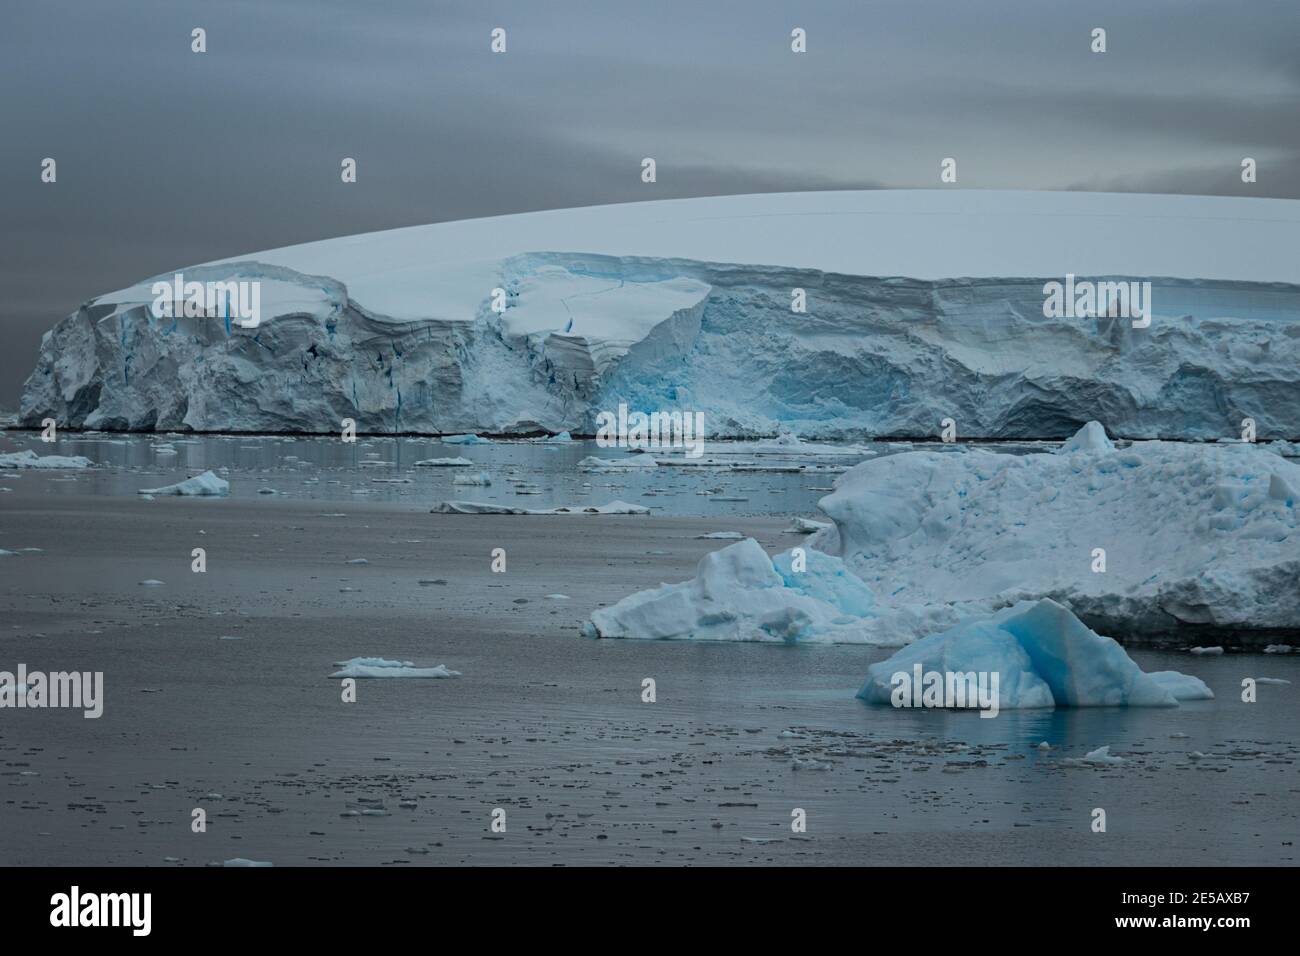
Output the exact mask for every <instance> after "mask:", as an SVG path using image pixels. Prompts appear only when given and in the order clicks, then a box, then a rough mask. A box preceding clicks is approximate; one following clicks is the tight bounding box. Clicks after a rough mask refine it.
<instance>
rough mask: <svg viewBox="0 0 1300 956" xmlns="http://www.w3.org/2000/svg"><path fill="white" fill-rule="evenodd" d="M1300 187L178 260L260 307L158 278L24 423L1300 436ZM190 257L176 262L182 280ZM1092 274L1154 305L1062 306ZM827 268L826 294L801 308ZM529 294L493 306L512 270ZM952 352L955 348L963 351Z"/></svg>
mask: <svg viewBox="0 0 1300 956" xmlns="http://www.w3.org/2000/svg"><path fill="white" fill-rule="evenodd" d="M1297 246H1300V204H1297V203H1296V202H1294V201H1288V200H1266V199H1237V198H1223V197H1210V198H1206V197H1188V196H1143V195H1136V194H1123V195H1120V194H1085V193H1047V192H1027V193H1017V192H998V191H983V190H958V191H944V190H935V191H894V192H889V191H863V192H814V193H787V194H768V195H754V196H730V197H720V198H710V199H688V200H669V201H659V202H645V203H631V204H624V205H615V206H600V207H587V208H581V209H568V210H556V211H551V212H541V213H529V214H525V215H518V216H504V217H497V218H494V219H480V220H468V221H463V222H455V223H440V224H435V225H430V226H418V227H411V228H407V229H398V230H392V231H389V232H382V233H371V234H367V235H359V236H348V237H344V238H338V239H330V240H324V241H321V242H315V243H308V244H305V245H299V246H291V247H286V248H283V249H274V250H268V251H265V252H259V253H253V254H250V255H247V256H241V257H239V258H237V259H230V260H224V261H222V262H217V263H207V264H204V265H200V266H193V267H190V268H186V269H183V270H180V271H182V272H183V274H184V277H185V279H186V280H196V281H216V280H220V281H230V280H238V281H244V280H247V281H257V282H260V283H261V284H262V312H263V319H262V323H261V325H260V326H259V327H258V328H255V329H244V328H240V327H239V326H238V325H237V324H234V325H232V324H231V323H229V322H226V321H224V320H221V319H215V318H184V317H182V318H178V319H159V318H156V317H154V316H153V315H152V312H151V310H150V304H151V302H152V296H151V294H150V288H149V286H150V284H151V282H152V280H145V281H144V282H142V283H139V284H137V285H134V286H131V287H129V288H127V289H124V290H122V291H120V292H117V293H112V294H110V295H106V296H101V297H99V298H97V299H94V300H91V301H90V302H88V303H86V304H85V305H84V306H83V307H82V308H81V309H79V310H78V311H77V312H76V313H75V314H73V315H72V316H70V317H69V318H68V319H66V320H65V321H64V322H63V323H61V324H60V325H59V326H58V327H57V328H55V329H53V330H51V332H49V333H47V335H46V336H45V338H44V339H43V340H42V346H41V353H40V357H39V359H38V363H37V367H36V369H35V370H34V371H33V373H32V375H31V377H30V378H29V380H28V382H27V385H26V387H25V389H24V394H23V398H22V406H21V413H20V419H21V421H22V422H23V423H24V424H26V425H33V424H36V423H38V422H39V421H40V420H41V419H42V418H43V417H46V416H52V417H55V418H57V419H58V420H59V421H60V422H67V423H68V424H69V425H71V426H74V427H87V428H101V429H109V430H120V429H135V430H159V431H165V430H168V429H184V428H193V429H208V430H227V431H305V432H333V431H335V430H337V428H338V422H339V420H340V418H342V417H350V418H353V419H355V420H356V422H357V424H358V428H359V429H361V430H363V431H372V432H400V431H416V432H424V433H433V434H443V433H449V432H458V433H466V434H468V433H471V432H488V433H510V432H527V431H537V430H544V431H551V432H562V431H572V432H575V433H581V434H593V433H594V432H595V431H596V428H595V420H596V416H597V415H598V414H599V413H600V412H601V411H613V410H614V409H616V408H617V407H618V405H619V404H620V403H626V404H627V405H628V407H629V408H631V409H633V410H639V411H643V412H652V411H671V410H680V411H685V412H695V411H699V412H702V413H704V415H705V425H706V429H707V431H708V433H709V434H710V435H711V436H735V437H746V436H748V437H756V436H762V435H772V434H788V435H792V436H802V437H804V438H810V437H816V438H845V437H854V438H860V437H861V436H862V435H863V434H864V433H865V434H892V435H913V436H923V435H932V434H933V433H934V432H935V431H936V430H937V428H938V425H937V423H936V421H935V419H936V411H935V410H936V409H942V410H943V411H944V413H945V414H947V415H951V416H952V417H953V418H955V419H956V420H957V421H958V422H960V423H961V428H962V433H963V434H964V435H967V436H983V437H1002V438H1023V437H1064V436H1065V435H1066V434H1068V433H1069V432H1071V431H1073V430H1074V429H1075V428H1077V427H1078V425H1080V424H1081V423H1083V422H1084V421H1087V420H1088V419H1090V418H1098V417H1100V418H1102V419H1104V420H1105V421H1106V422H1107V424H1108V425H1110V426H1111V428H1112V429H1113V430H1114V433H1115V434H1117V435H1121V436H1124V437H1177V438H1202V439H1213V438H1219V437H1222V436H1224V435H1225V434H1230V433H1235V432H1236V430H1237V429H1238V428H1239V422H1240V420H1241V418H1242V417H1244V416H1245V415H1247V414H1249V415H1251V416H1253V417H1255V419H1256V421H1257V425H1258V429H1259V435H1260V437H1262V438H1283V439H1295V438H1297V437H1300V400H1297V395H1298V392H1297V388H1298V383H1300V335H1296V334H1294V330H1295V329H1296V328H1297V326H1296V323H1297V315H1300V287H1298V286H1297V285H1296V283H1300V262H1297V260H1296V257H1295V256H1294V255H1292V254H1291V250H1293V249H1295V248H1296V247H1297ZM175 271H177V270H169V272H168V273H166V274H164V276H162V278H165V279H170V278H171V276H172V274H173V273H174V272H175ZM1067 273H1073V274H1075V275H1076V276H1079V277H1080V278H1091V279H1093V280H1099V279H1106V278H1110V277H1131V278H1135V279H1149V280H1151V281H1152V283H1153V290H1152V302H1153V306H1154V313H1155V316H1154V319H1153V320H1152V323H1151V326H1150V327H1149V328H1146V329H1134V328H1132V327H1131V323H1129V322H1127V321H1117V320H1096V319H1049V318H1046V317H1044V315H1043V300H1044V293H1043V284H1044V282H1045V281H1062V280H1063V279H1064V277H1065V276H1066V274H1067ZM792 288H803V289H805V290H806V291H807V293H808V299H809V305H808V311H807V313H805V314H795V313H792V312H791V309H790V301H791V300H790V290H791V289H792ZM494 289H501V290H503V291H504V293H505V306H506V308H505V310H504V312H503V313H499V312H497V311H495V310H494V309H493V308H492V302H493V299H494V296H493V290H494ZM936 369H942V370H943V371H942V374H938V373H937V372H936Z"/></svg>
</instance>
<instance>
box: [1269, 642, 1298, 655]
mask: <svg viewBox="0 0 1300 956" xmlns="http://www.w3.org/2000/svg"><path fill="white" fill-rule="evenodd" d="M1291 651H1292V647H1291V645H1290V644H1270V645H1268V647H1266V648H1264V653H1265V654H1290V653H1291Z"/></svg>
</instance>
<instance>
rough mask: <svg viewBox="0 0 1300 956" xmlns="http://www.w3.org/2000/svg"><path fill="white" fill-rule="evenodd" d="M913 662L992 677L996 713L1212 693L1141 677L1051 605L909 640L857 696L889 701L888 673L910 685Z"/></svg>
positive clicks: (1154, 702) (1176, 680)
mask: <svg viewBox="0 0 1300 956" xmlns="http://www.w3.org/2000/svg"><path fill="white" fill-rule="evenodd" d="M918 664H919V665H920V667H921V672H922V674H924V673H927V672H937V673H939V674H943V675H947V674H961V675H965V674H971V673H974V674H979V673H984V674H997V675H998V685H999V686H998V702H999V709H1016V708H1034V707H1119V706H1123V707H1176V706H1178V701H1180V700H1206V699H1209V698H1212V697H1213V696H1214V694H1213V693H1212V692H1211V691H1210V689H1209V688H1208V687H1206V686H1205V684H1204V683H1203V682H1202V681H1201V680H1199V679H1198V678H1195V677H1190V676H1187V675H1185V674H1179V673H1177V672H1175V671H1159V672H1155V673H1150V674H1148V673H1145V672H1143V671H1142V669H1141V668H1139V667H1138V666H1137V664H1135V663H1134V662H1133V660H1132V658H1130V657H1129V656H1128V654H1126V653H1125V652H1124V649H1123V648H1122V647H1120V645H1119V644H1118V643H1116V642H1115V641H1113V640H1111V639H1110V638H1109V637H1102V636H1100V635H1098V634H1095V633H1093V632H1092V631H1091V630H1089V629H1088V628H1087V626H1085V625H1084V624H1083V622H1082V621H1080V620H1079V619H1078V618H1077V617H1075V616H1074V615H1073V614H1071V613H1070V611H1069V610H1068V609H1066V608H1064V607H1062V606H1061V605H1059V604H1057V603H1056V602H1055V601H1051V600H1041V601H1024V602H1021V603H1020V604H1016V605H1015V606H1013V607H1010V608H1005V609H1003V610H1002V611H999V612H997V613H996V614H992V615H989V616H986V617H975V618H968V619H966V620H964V621H962V622H961V623H960V624H957V625H956V626H954V627H952V628H949V629H948V630H946V631H943V632H941V633H939V634H932V635H930V636H928V637H925V638H922V639H921V640H918V641H916V642H915V643H913V644H911V645H909V646H907V647H905V648H903V649H902V650H900V651H898V652H897V653H895V654H894V655H893V656H892V657H890V658H888V659H886V660H883V661H879V662H877V663H875V664H872V665H871V666H870V667H868V668H867V678H866V681H865V682H864V683H863V685H862V689H861V690H859V691H858V697H860V698H861V699H863V700H865V701H867V702H868V703H872V704H885V705H888V704H890V703H891V702H892V700H891V696H892V694H893V691H894V684H893V675H895V674H897V673H900V672H902V673H903V674H905V675H906V678H907V681H908V686H909V687H910V686H911V682H912V675H913V671H914V668H915V666H916V665H918ZM966 706H969V707H975V706H978V702H977V701H976V700H969V701H967V702H966Z"/></svg>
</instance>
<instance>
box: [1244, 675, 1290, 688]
mask: <svg viewBox="0 0 1300 956" xmlns="http://www.w3.org/2000/svg"><path fill="white" fill-rule="evenodd" d="M1251 680H1253V681H1254V682H1255V683H1256V684H1277V685H1279V686H1290V684H1291V682H1290V681H1289V680H1283V679H1282V678H1280V677H1252V678H1251Z"/></svg>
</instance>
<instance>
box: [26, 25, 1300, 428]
mask: <svg viewBox="0 0 1300 956" xmlns="http://www.w3.org/2000/svg"><path fill="white" fill-rule="evenodd" d="M199 26H201V27H204V28H205V29H206V30H207V42H208V52H207V53H206V54H203V55H199V54H194V53H192V52H191V51H190V42H191V41H190V31H191V30H192V29H193V28H194V27H199ZM498 26H499V27H502V28H504V29H505V30H506V31H507V37H508V52H507V53H506V54H505V55H494V54H492V53H491V52H490V50H489V34H490V31H491V30H492V28H494V27H498ZM796 26H798V27H802V28H804V29H805V30H806V31H807V34H808V52H807V54H805V55H795V54H793V53H791V52H790V31H791V29H792V28H794V27H796ZM1093 27H1104V28H1105V29H1106V30H1107V45H1108V51H1107V52H1106V53H1105V54H1101V55H1098V54H1093V53H1091V52H1090V51H1089V43H1090V36H1089V34H1090V31H1091V30H1092V28H1093ZM47 156H50V157H54V158H55V159H56V160H57V162H58V182H57V183H56V184H54V185H45V184H42V183H41V182H40V163H41V160H42V159H43V158H44V157H47ZM345 156H350V157H355V158H356V160H357V162H358V182H357V183H356V184H354V185H347V186H345V185H343V184H342V183H341V182H340V180H339V162H340V160H341V159H342V158H343V157H345ZM645 156H653V157H654V158H655V159H656V161H657V163H658V180H659V181H658V182H657V183H656V184H654V185H653V186H648V185H645V184H643V183H641V181H640V161H641V159H642V157H645ZM945 156H953V157H956V158H957V160H958V164H959V166H958V169H959V174H960V176H959V183H958V188H967V189H971V188H998V189H1006V188H1024V189H1084V190H1125V191H1129V190H1133V191H1142V192H1179V193H1203V194H1218V195H1252V196H1272V197H1285V198H1300V2H1298V0H1251V2H1249V3H1236V2H1229V0H1219V2H1200V0H1141V2H1136V0H1087V2H1082V0H1078V2H1070V3H1065V2H1058V0H842V2H841V0H802V2H784V3H783V2H777V0H749V2H740V0H733V2H710V0H683V2H679V0H654V2H632V0H590V2H588V0H546V2H539V0H515V2H490V0H482V2H441V0H382V2H360V0H220V2H217V0H207V2H187V0H112V2H107V0H9V2H7V3H6V4H5V6H4V10H3V12H2V13H0V323H2V326H0V327H2V328H3V330H4V331H5V333H6V338H7V340H8V341H7V347H6V348H5V349H3V350H0V405H3V406H7V407H13V406H15V405H16V404H17V397H18V393H19V390H20V387H21V382H22V380H23V379H24V378H25V377H26V375H27V373H28V372H30V371H31V368H32V367H33V365H34V364H35V356H36V349H37V345H38V343H39V338H40V334H41V332H42V331H44V330H45V329H46V328H49V327H50V326H52V325H53V324H54V323H55V322H57V321H58V320H59V319H60V318H61V317H62V316H64V315H66V314H67V313H69V312H71V311H73V310H75V309H76V307H77V306H78V305H79V304H80V303H81V302H83V301H84V300H86V299H87V298H89V297H91V296H93V295H95V294H98V293H102V292H107V291H111V290H113V289H117V288H120V287H122V286H125V285H128V284H130V283H132V282H134V281H137V280H139V279H142V278H145V277H147V276H150V275H155V274H158V273H162V272H165V271H167V270H170V269H172V268H175V267H180V266H184V265H188V264H191V263H194V262H200V261H204V260H208V259H214V258H219V257H225V256H233V255H239V254H243V253H248V252H255V251H257V250H259V249H265V248H272V247H275V246H281V245H286V244H290V243H295V242H305V241H308V240H312V239H321V238H326V237H330V236H339V235H346V234H348V233H354V232H365V231H370V230H375V229H386V228H390V227H395V226H405V225H412V224H417V223H425V222H435V221H439V220H448V219H460V218H465V217H472V216H486V215H495V214H499V213H510V212H523V211H528V210H533V209H546V208H555V207H563V206H575V205H588V204H593V203H609V202H630V201H636V200H642V199H651V198H656V199H662V198H674V197H680V196H701V195H717V194H723V193H746V192H767V191H786V190H800V189H844V188H889V189H892V188H908V187H925V188H933V187H935V186H937V185H938V184H937V175H938V163H939V160H940V159H941V158H943V157H945ZM1244 156H1252V157H1254V158H1255V159H1256V160H1257V161H1258V163H1259V181H1258V183H1256V184H1255V185H1253V186H1246V185H1244V184H1242V183H1241V180H1240V162H1241V159H1242V157H1244ZM949 188H952V187H949Z"/></svg>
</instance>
